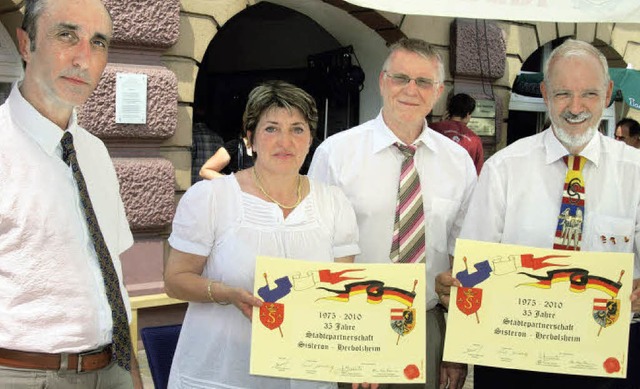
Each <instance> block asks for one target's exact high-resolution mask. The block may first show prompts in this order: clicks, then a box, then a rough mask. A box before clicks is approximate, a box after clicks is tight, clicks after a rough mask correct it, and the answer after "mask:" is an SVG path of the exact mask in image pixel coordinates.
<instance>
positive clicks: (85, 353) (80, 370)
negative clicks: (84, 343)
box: [60, 346, 106, 374]
mask: <svg viewBox="0 0 640 389" xmlns="http://www.w3.org/2000/svg"><path fill="white" fill-rule="evenodd" d="M105 348H106V346H102V347H99V348H97V349H94V350H89V351H86V352H83V353H78V366H76V373H78V374H80V373H83V372H84V370H82V360H83V359H84V357H86V356H88V355H94V354H100V353H101V352H103V351H104V349H105ZM60 368H61V369H62V364H60Z"/></svg>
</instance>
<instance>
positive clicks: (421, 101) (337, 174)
mask: <svg viewBox="0 0 640 389" xmlns="http://www.w3.org/2000/svg"><path fill="white" fill-rule="evenodd" d="M378 82H379V85H380V93H381V95H382V101H383V106H382V110H381V111H380V114H379V115H378V117H376V118H375V119H374V120H371V121H368V122H366V123H364V124H361V125H359V126H357V127H354V128H352V129H349V130H346V131H343V132H339V133H337V134H335V135H333V136H331V137H329V138H328V139H327V140H325V141H324V142H323V143H322V144H321V145H320V146H319V147H318V148H317V150H316V152H315V154H314V156H313V160H312V162H311V168H310V169H309V176H311V177H313V178H315V179H318V180H320V181H323V182H326V183H329V184H333V185H337V186H339V187H340V188H342V190H344V192H345V194H346V195H347V197H348V198H349V200H350V201H351V204H352V205H353V208H354V209H355V212H356V217H357V220H358V229H359V232H360V247H361V249H362V254H360V255H358V256H357V257H356V262H375V263H398V266H401V264H402V263H403V262H423V263H425V264H426V279H427V289H426V290H427V295H426V296H424V297H425V299H426V300H425V301H426V307H427V315H426V317H427V345H426V347H427V356H426V377H427V384H426V386H425V385H423V384H418V385H416V384H409V385H406V386H405V385H388V386H387V385H382V386H380V387H389V388H421V389H424V388H428V389H437V388H440V387H445V386H447V385H448V387H449V388H452V389H459V388H462V386H463V384H464V381H465V378H466V374H467V366H466V365H461V364H456V363H449V362H442V350H443V345H444V331H445V320H444V311H443V309H442V307H441V306H440V305H439V304H438V303H439V301H438V296H437V295H436V294H435V291H434V286H433V285H434V279H435V277H436V275H437V274H438V273H440V272H444V271H447V270H450V269H451V262H450V255H453V247H454V244H455V240H456V238H457V236H458V232H459V230H460V227H461V226H462V220H463V218H464V214H465V211H466V209H467V203H468V200H469V198H470V195H471V192H472V191H473V188H474V186H475V182H476V169H475V168H474V166H473V163H472V162H471V158H469V154H468V153H467V152H466V151H465V150H464V149H463V148H461V147H458V146H457V145H455V144H454V143H453V142H451V141H450V140H449V139H447V138H446V137H445V136H443V135H441V134H438V133H437V132H435V131H433V130H431V129H429V128H428V127H427V123H426V120H425V117H426V116H427V114H429V112H430V111H431V109H432V108H433V105H434V104H435V102H436V101H437V100H438V99H439V98H440V95H441V94H442V91H443V89H444V84H443V82H444V66H443V64H442V58H441V57H440V55H439V54H438V53H437V52H436V51H435V49H434V48H433V47H431V46H430V45H429V44H428V43H426V42H424V41H422V40H419V39H405V40H401V41H399V42H398V43H395V44H394V45H392V46H391V51H390V54H389V56H388V57H387V59H386V61H385V63H384V65H383V67H382V71H381V72H380V75H379V80H378ZM401 178H402V185H401V184H400V179H401ZM372 386H373V387H378V385H372ZM365 387H369V385H368V384H367V385H366V386H365Z"/></svg>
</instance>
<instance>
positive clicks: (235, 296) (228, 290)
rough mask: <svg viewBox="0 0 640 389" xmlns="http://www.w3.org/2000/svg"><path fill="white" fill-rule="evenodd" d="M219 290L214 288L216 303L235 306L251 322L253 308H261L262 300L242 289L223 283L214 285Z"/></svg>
mask: <svg viewBox="0 0 640 389" xmlns="http://www.w3.org/2000/svg"><path fill="white" fill-rule="evenodd" d="M214 285H216V286H217V287H218V288H219V291H217V290H216V288H215V287H214V288H213V290H214V292H213V296H214V298H215V299H216V301H219V302H225V301H226V302H228V303H231V304H233V305H235V307H236V308H238V309H239V310H240V312H242V314H243V315H244V316H245V317H246V318H247V319H249V321H251V316H252V314H253V307H261V306H262V300H260V299H259V298H257V297H255V296H254V295H252V294H251V293H249V292H248V291H246V290H244V289H241V288H234V287H230V286H227V285H225V284H222V283H218V282H216V283H214Z"/></svg>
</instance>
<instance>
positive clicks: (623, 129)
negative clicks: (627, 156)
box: [615, 118, 640, 149]
mask: <svg viewBox="0 0 640 389" xmlns="http://www.w3.org/2000/svg"><path fill="white" fill-rule="evenodd" d="M615 138H616V140H619V141H622V142H624V143H626V144H628V145H629V146H631V147H635V148H636V149H638V148H640V123H638V122H637V121H636V120H634V119H631V118H624V119H622V120H620V121H619V122H618V123H617V124H616V133H615Z"/></svg>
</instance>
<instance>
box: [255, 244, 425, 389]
mask: <svg viewBox="0 0 640 389" xmlns="http://www.w3.org/2000/svg"><path fill="white" fill-rule="evenodd" d="M254 294H255V295H257V296H259V297H260V298H261V299H262V300H263V301H264V303H263V305H262V307H260V308H259V309H258V308H255V309H254V312H253V319H252V336H251V367H250V373H251V374H255V375H265V376H272V377H283V378H295V379H305V380H314V381H334V382H375V383H424V382H425V380H426V376H425V366H426V361H425V357H426V323H425V320H426V305H425V298H426V285H425V266H424V264H401V265H399V264H363V263H353V264H352V263H349V264H346V263H333V262H331V263H327V262H309V261H302V260H292V259H280V258H270V257H258V259H257V263H256V279H255V288H254Z"/></svg>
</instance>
